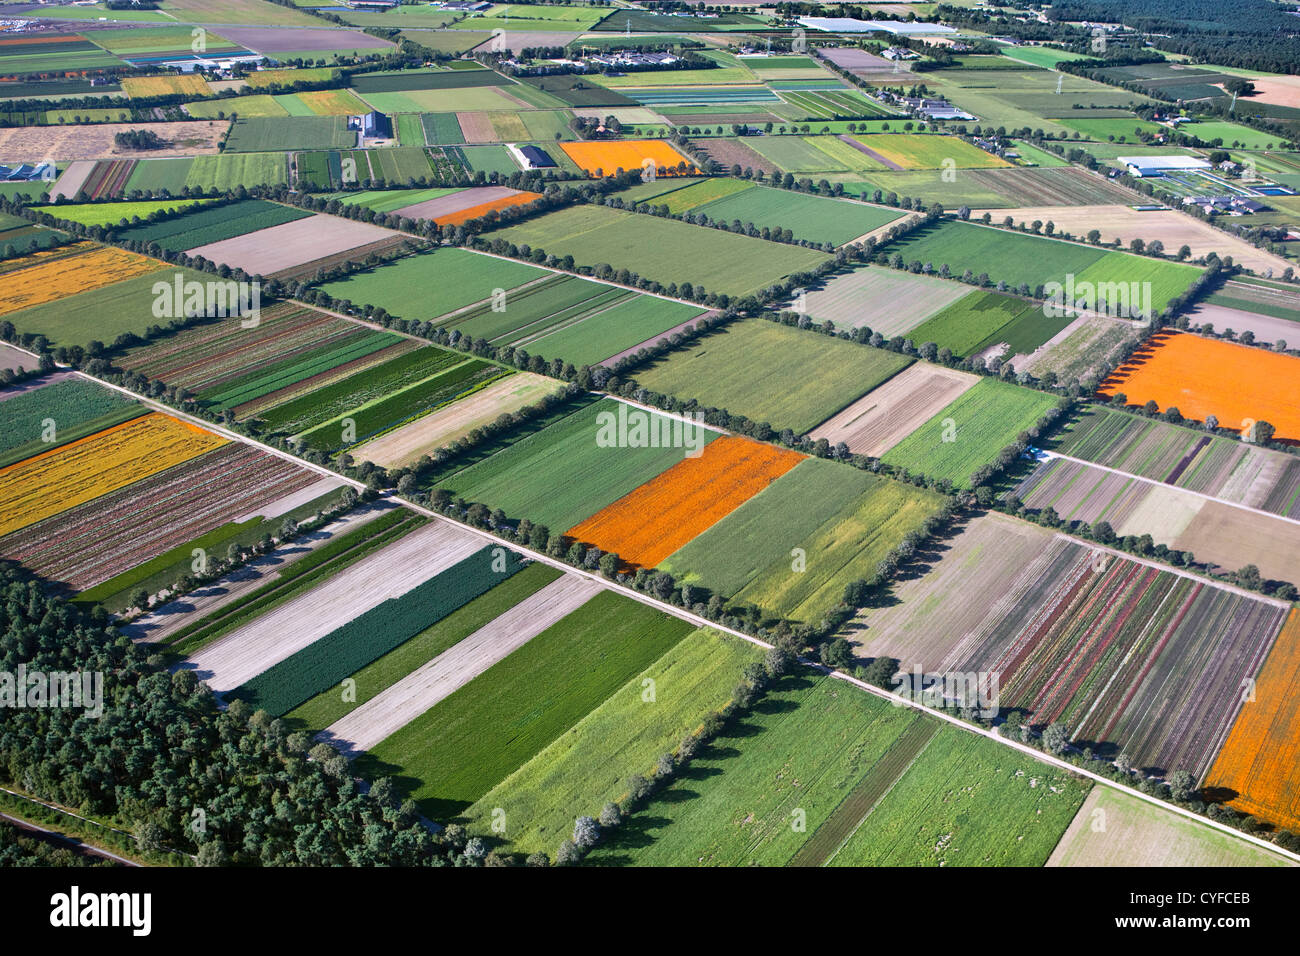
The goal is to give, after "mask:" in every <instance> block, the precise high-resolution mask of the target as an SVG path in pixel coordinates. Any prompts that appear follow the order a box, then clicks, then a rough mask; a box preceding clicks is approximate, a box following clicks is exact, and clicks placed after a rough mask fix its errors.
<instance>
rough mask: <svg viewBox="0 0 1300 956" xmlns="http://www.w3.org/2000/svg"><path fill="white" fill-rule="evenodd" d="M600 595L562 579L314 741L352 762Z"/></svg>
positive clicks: (580, 582)
mask: <svg viewBox="0 0 1300 956" xmlns="http://www.w3.org/2000/svg"><path fill="white" fill-rule="evenodd" d="M600 590H601V588H600V586H599V585H598V584H597V583H596V582H593V581H588V580H585V579H583V578H578V577H574V576H573V575H567V574H566V575H563V576H561V577H560V578H559V579H557V580H556V581H553V582H552V583H551V584H548V585H547V586H546V587H544V588H542V589H541V590H540V591H538V592H537V593H536V594H534V595H532V596H531V597H528V598H525V599H524V600H523V601H522V602H520V603H519V604H517V605H515V606H514V607H513V608H511V609H510V610H508V611H506V612H505V613H504V614H502V615H501V616H500V617H498V618H496V619H495V620H493V621H492V622H491V623H490V624H488V625H486V626H485V627H482V628H479V629H478V630H477V631H475V632H474V633H473V634H471V635H469V636H468V637H466V638H465V639H464V640H462V641H460V642H459V643H457V644H456V645H455V646H453V647H452V648H451V649H449V650H447V651H445V652H443V653H442V654H439V655H438V656H437V657H435V658H434V659H433V660H431V661H429V662H428V663H427V664H424V665H422V666H421V667H419V668H417V669H416V670H414V671H412V672H411V673H410V674H407V675H406V676H405V677H403V678H402V679H401V680H399V681H398V682H397V683H395V684H393V685H392V686H391V687H389V688H387V689H386V690H384V691H383V692H382V693H380V694H379V695H377V696H376V697H373V698H371V699H370V700H368V701H366V703H364V704H362V705H361V706H360V707H358V708H356V710H353V711H352V712H351V713H349V714H348V715H347V716H346V717H344V718H342V719H341V720H339V721H337V722H335V723H334V724H333V725H331V726H330V727H328V728H326V729H325V730H323V731H321V732H320V733H319V734H318V735H317V739H319V740H323V741H325V742H327V743H330V744H333V745H334V747H336V748H337V749H338V750H339V751H340V752H341V753H342V754H344V755H345V756H347V757H349V758H351V757H356V756H357V755H358V754H360V753H362V752H364V751H366V750H369V749H370V748H372V747H374V746H375V745H376V744H378V743H380V742H381V741H383V740H385V739H386V738H388V737H389V736H390V735H392V734H393V733H396V732H397V731H398V730H400V729H401V728H402V727H404V726H406V725H407V724H409V723H410V722H411V721H413V720H415V719H416V718H417V717H419V716H420V715H421V714H423V713H424V712H425V711H427V710H429V709H430V708H432V707H433V706H434V705H436V704H437V703H438V702H439V701H441V700H443V699H444V698H445V697H448V696H450V695H451V694H452V693H454V692H455V691H456V690H458V689H459V688H461V687H463V686H465V685H466V684H468V683H469V682H470V681H472V680H473V679H474V678H475V677H477V676H478V675H479V674H481V673H483V672H484V671H485V670H487V669H488V668H489V667H491V666H492V665H493V664H495V663H497V662H498V661H501V660H504V659H505V658H506V657H507V656H509V655H510V654H512V653H513V652H514V651H516V650H518V649H519V648H521V647H523V646H524V645H525V644H527V643H528V642H529V641H530V640H532V639H533V638H534V637H536V636H537V635H538V634H540V633H542V631H544V630H546V629H547V628H548V627H550V626H551V625H553V624H556V623H558V622H559V621H560V620H561V619H562V618H564V617H566V616H568V615H569V614H571V613H572V612H574V611H576V610H577V609H578V608H580V607H581V606H582V605H584V604H586V603H587V602H588V601H589V600H591V599H592V598H593V597H595V596H596V595H597V594H598V593H599V592H600Z"/></svg>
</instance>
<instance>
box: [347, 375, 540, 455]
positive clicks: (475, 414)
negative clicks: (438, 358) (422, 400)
mask: <svg viewBox="0 0 1300 956" xmlns="http://www.w3.org/2000/svg"><path fill="white" fill-rule="evenodd" d="M562 387H563V386H562V385H561V384H560V383H559V382H557V381H556V380H555V379H552V378H547V377H546V376H544V375H535V374H534V373H532V372H516V373H515V374H514V375H507V376H506V377H505V378H502V379H498V380H497V381H495V382H493V383H492V384H491V385H489V386H487V387H486V388H482V389H479V390H478V391H477V392H475V393H474V394H473V395H470V396H468V397H466V398H463V399H461V400H460V401H459V402H456V403H455V404H453V405H449V406H447V407H446V408H443V409H439V410H438V411H436V412H434V413H433V414H431V415H425V416H424V417H423V418H417V419H416V420H415V421H413V422H411V423H410V424H409V425H403V426H402V427H401V428H398V429H395V430H393V431H391V432H388V433H386V434H384V435H380V436H379V437H378V438H376V439H374V440H373V441H369V442H366V443H365V444H364V445H359V446H357V447H356V448H354V449H353V450H352V455H353V457H354V458H356V459H358V460H361V459H366V460H368V461H373V462H374V463H375V464H376V465H380V466H382V467H384V468H402V467H405V466H407V465H410V464H413V463H414V462H415V461H416V460H417V459H419V458H420V456H421V455H429V454H432V453H433V452H434V451H435V450H436V449H438V448H441V447H442V446H443V445H448V444H450V443H451V442H454V441H456V440H457V439H458V438H464V437H465V436H466V435H468V434H469V433H470V432H472V431H473V430H474V429H476V428H482V427H483V426H484V425H487V424H488V423H490V422H493V421H496V419H497V418H499V417H500V416H502V415H505V414H508V413H510V412H517V411H518V410H519V409H521V408H523V407H524V406H525V405H531V404H533V403H534V402H538V401H541V399H542V398H543V397H544V396H546V395H547V394H549V393H551V392H557V391H559V390H560V389H561V388H562Z"/></svg>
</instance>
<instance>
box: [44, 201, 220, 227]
mask: <svg viewBox="0 0 1300 956" xmlns="http://www.w3.org/2000/svg"><path fill="white" fill-rule="evenodd" d="M210 201H211V200H208V199H156V200H144V201H142V202H109V203H98V202H97V203H85V204H75V203H74V204H68V205H60V206H57V207H54V208H51V209H49V210H46V211H47V212H49V213H50V215H52V216H57V217H58V218H60V219H67V220H69V221H70V222H79V223H81V224H82V225H83V226H116V225H117V224H118V223H120V222H121V221H122V220H124V219H125V220H126V221H127V222H128V223H129V222H131V221H132V220H134V219H136V218H140V219H145V218H147V217H148V216H149V214H150V213H154V212H163V211H171V210H180V209H190V208H193V207H194V206H200V205H204V204H205V203H208V202H210Z"/></svg>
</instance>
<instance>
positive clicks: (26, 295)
mask: <svg viewBox="0 0 1300 956" xmlns="http://www.w3.org/2000/svg"><path fill="white" fill-rule="evenodd" d="M39 255H40V254H39V253H37V256H39ZM37 256H28V257H26V258H30V259H32V260H33V264H32V265H31V266H29V267H28V268H26V269H18V270H15V271H13V272H10V273H8V274H7V275H6V276H5V280H4V284H3V285H2V286H0V315H8V314H9V313H10V312H17V311H18V310H20V309H27V308H31V307H32V306H34V305H43V304H45V303H46V302H54V301H55V300H57V299H64V298H67V297H68V296H70V295H76V294H77V293H79V292H90V291H92V290H94V289H101V288H103V287H104V286H106V285H112V284H113V283H115V282H121V281H123V280H124V279H134V278H135V277H136V276H141V275H146V274H148V273H150V272H157V271H158V270H160V269H166V268H168V266H167V263H165V262H163V261H161V260H159V259H150V258H149V257H148V256H138V255H136V254H135V253H134V252H127V251H126V250H124V249H113V248H110V247H107V246H98V247H97V246H89V245H88V248H87V250H86V251H85V252H83V253H81V254H80V255H75V256H68V257H65V258H62V259H49V260H41V259H38V258H37Z"/></svg>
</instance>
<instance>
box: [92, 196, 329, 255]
mask: <svg viewBox="0 0 1300 956" xmlns="http://www.w3.org/2000/svg"><path fill="white" fill-rule="evenodd" d="M310 215H311V213H309V212H307V211H306V210H303V209H295V208H293V207H292V206H281V205H279V204H277V203H273V202H268V201H266V200H264V199H244V200H240V201H237V202H232V203H226V204H224V205H221V206H209V207H199V208H195V209H192V210H190V211H187V212H186V213H185V215H183V216H178V217H176V218H175V219H168V220H166V221H164V222H156V223H147V224H144V225H139V226H132V227H129V228H127V229H124V230H122V231H121V232H119V233H118V238H120V239H134V240H136V241H139V242H144V243H157V244H158V246H159V247H160V248H163V249H166V250H168V251H169V252H187V251H188V250H191V249H195V250H197V249H198V248H199V247H201V246H207V245H210V244H212V243H219V242H221V241H223V240H226V239H231V238H233V237H236V236H243V235H244V234H246V233H249V232H255V231H256V230H258V229H266V228H268V227H270V226H278V225H280V224H281V223H286V222H293V221H294V220H295V219H306V218H307V217H308V216H310ZM195 254H199V253H195Z"/></svg>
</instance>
